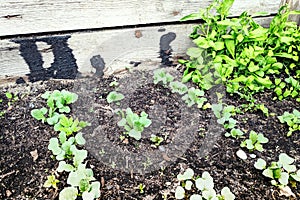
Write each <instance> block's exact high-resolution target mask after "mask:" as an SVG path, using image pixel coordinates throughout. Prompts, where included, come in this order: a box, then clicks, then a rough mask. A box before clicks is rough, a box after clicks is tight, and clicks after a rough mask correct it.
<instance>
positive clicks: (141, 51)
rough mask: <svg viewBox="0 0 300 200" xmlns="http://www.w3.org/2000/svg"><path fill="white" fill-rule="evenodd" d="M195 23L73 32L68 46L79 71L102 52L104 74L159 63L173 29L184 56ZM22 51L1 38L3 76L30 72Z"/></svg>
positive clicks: (47, 53)
mask: <svg viewBox="0 0 300 200" xmlns="http://www.w3.org/2000/svg"><path fill="white" fill-rule="evenodd" d="M271 19H272V18H271V17H268V18H258V19H256V20H257V22H258V23H260V24H262V25H265V26H267V25H268V24H269V23H270V21H271ZM193 26H194V25H193V24H189V25H168V26H164V27H159V26H153V27H147V28H136V29H135V28H132V29H120V30H107V31H98V32H90V33H76V34H71V35H70V36H71V37H70V38H69V39H68V46H69V47H70V49H71V50H72V53H73V54H74V57H75V59H76V64H77V66H78V69H79V71H80V72H82V73H91V72H95V69H94V68H93V67H92V66H91V62H90V59H91V58H92V57H93V56H95V55H100V56H101V57H102V58H104V61H105V63H106V72H105V73H106V74H111V73H113V72H114V71H116V70H119V69H122V68H125V67H128V66H132V64H130V62H131V61H134V62H141V65H140V66H147V65H160V61H161V59H160V58H158V57H159V53H158V52H159V42H160V38H161V36H162V35H164V34H167V33H168V32H174V33H176V35H177V36H176V39H175V40H174V41H173V42H171V47H172V49H173V56H174V57H176V56H182V55H184V54H185V52H186V50H187V48H189V47H191V46H192V45H193V44H192V41H191V40H190V38H189V37H188V35H189V33H190V32H191V31H192V27H193ZM137 33H138V34H137ZM52 37H55V35H53V36H52ZM41 38H43V37H41ZM23 39H26V38H23ZM27 39H32V38H27ZM36 44H37V46H38V51H39V52H40V54H41V55H42V59H43V67H44V68H49V67H50V66H51V63H53V62H54V55H53V51H52V49H51V46H50V45H49V44H46V43H45V42H36ZM20 54H21V52H20V45H19V44H17V43H15V42H13V40H0V77H5V76H24V75H25V74H27V73H29V72H30V71H29V66H28V65H27V63H26V62H25V61H24V58H23V57H22V56H21V55H20Z"/></svg>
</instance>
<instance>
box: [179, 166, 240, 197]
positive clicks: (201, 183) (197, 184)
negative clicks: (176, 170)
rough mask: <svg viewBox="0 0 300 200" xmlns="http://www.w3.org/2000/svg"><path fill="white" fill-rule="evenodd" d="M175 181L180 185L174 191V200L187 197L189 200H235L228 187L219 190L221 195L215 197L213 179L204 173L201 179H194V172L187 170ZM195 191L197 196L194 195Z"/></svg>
mask: <svg viewBox="0 0 300 200" xmlns="http://www.w3.org/2000/svg"><path fill="white" fill-rule="evenodd" d="M177 179H178V180H179V181H180V185H179V186H177V187H176V190H175V198H176V199H186V198H188V197H189V199H190V200H199V199H207V200H209V199H216V200H217V199H219V200H233V199H235V195H234V194H233V193H232V192H231V191H230V189H229V188H228V187H224V188H223V189H222V190H221V194H219V195H217V193H216V191H215V190H214V182H213V178H212V177H211V176H210V174H209V173H208V172H206V171H205V172H203V173H202V176H201V177H198V178H195V176H194V171H193V170H192V169H191V168H188V169H186V170H185V172H184V173H183V174H178V175H177ZM196 191H197V193H198V194H195V192H196ZM188 193H193V194H188ZM200 193H201V194H200Z"/></svg>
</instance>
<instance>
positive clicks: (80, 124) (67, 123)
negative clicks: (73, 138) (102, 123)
mask: <svg viewBox="0 0 300 200" xmlns="http://www.w3.org/2000/svg"><path fill="white" fill-rule="evenodd" d="M90 125H91V124H90V123H88V122H85V121H79V120H78V119H75V120H73V118H72V117H69V118H68V117H66V116H65V115H63V114H62V115H60V118H59V121H58V122H57V123H56V124H55V125H54V130H55V131H60V132H61V133H62V132H64V133H65V134H66V136H70V135H72V134H73V133H76V132H79V131H80V130H81V129H82V128H84V127H86V126H90Z"/></svg>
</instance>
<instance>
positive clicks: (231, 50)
mask: <svg viewBox="0 0 300 200" xmlns="http://www.w3.org/2000/svg"><path fill="white" fill-rule="evenodd" d="M225 46H226V48H227V50H228V51H229V53H230V55H231V56H232V58H235V44H234V40H225Z"/></svg>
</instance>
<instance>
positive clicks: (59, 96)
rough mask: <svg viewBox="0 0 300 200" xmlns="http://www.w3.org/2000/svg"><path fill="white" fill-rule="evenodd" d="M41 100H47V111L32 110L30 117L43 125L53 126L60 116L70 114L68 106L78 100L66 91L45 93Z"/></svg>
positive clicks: (43, 109) (76, 96) (42, 109)
mask: <svg viewBox="0 0 300 200" xmlns="http://www.w3.org/2000/svg"><path fill="white" fill-rule="evenodd" d="M42 98H43V99H47V105H48V107H49V109H47V108H46V107H43V108H40V109H33V110H32V111H31V116H33V117H34V118H35V119H37V120H41V121H42V122H43V123H44V122H45V121H47V123H48V124H49V125H54V124H56V123H57V122H58V121H59V118H60V114H62V113H70V111H71V109H70V107H69V106H68V105H69V104H71V103H74V102H75V101H76V100H77V99H78V95H77V94H75V93H71V92H69V91H66V90H62V91H58V90H54V91H53V92H49V91H47V92H45V93H44V94H43V95H42Z"/></svg>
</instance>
